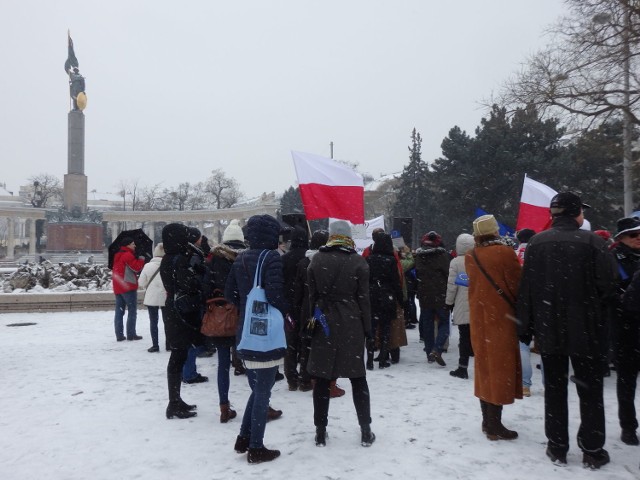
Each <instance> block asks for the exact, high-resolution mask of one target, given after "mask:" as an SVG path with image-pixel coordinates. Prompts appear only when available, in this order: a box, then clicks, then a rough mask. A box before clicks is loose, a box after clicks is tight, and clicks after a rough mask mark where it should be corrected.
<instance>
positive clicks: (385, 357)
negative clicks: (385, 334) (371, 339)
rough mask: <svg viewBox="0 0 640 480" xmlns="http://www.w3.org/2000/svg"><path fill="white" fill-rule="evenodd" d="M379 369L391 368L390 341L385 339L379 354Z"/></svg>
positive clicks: (381, 343)
mask: <svg viewBox="0 0 640 480" xmlns="http://www.w3.org/2000/svg"><path fill="white" fill-rule="evenodd" d="M378 362H380V363H379V364H378V368H387V367H390V366H391V364H390V363H389V341H388V340H387V339H386V338H384V339H382V341H381V342H380V353H379V354H378Z"/></svg>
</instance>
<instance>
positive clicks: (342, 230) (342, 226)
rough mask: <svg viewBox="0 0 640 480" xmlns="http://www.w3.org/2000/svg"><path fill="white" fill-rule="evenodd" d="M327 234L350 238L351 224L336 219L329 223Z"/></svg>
mask: <svg viewBox="0 0 640 480" xmlns="http://www.w3.org/2000/svg"><path fill="white" fill-rule="evenodd" d="M329 235H344V236H345V237H349V238H351V225H349V222H346V221H344V220H336V221H335V222H333V223H332V224H330V225H329Z"/></svg>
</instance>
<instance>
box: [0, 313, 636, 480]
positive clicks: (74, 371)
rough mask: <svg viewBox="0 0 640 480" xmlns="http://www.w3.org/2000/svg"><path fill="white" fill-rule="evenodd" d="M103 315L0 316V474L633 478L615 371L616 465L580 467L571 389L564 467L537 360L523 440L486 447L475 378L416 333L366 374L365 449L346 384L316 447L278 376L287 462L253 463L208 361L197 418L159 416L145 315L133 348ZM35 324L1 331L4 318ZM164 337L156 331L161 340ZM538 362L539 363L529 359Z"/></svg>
mask: <svg viewBox="0 0 640 480" xmlns="http://www.w3.org/2000/svg"><path fill="white" fill-rule="evenodd" d="M112 318H113V314H112V312H86V313H82V312H77V313H43V314H40V313H32V314H2V315H0V332H1V334H0V352H1V353H0V359H1V364H2V367H3V368H2V375H1V376H0V379H1V380H2V394H1V395H0V412H2V415H1V416H0V479H6V480H23V479H24V480H26V479H33V478H37V479H56V480H57V479H65V480H67V479H68V480H75V479H78V480H80V479H83V480H84V479H91V480H100V479H150V480H151V479H153V480H163V479H174V478H197V479H233V478H242V479H247V478H256V479H257V478H260V479H267V480H268V479H277V480H282V479H285V478H292V479H298V478H306V479H309V480H314V479H330V480H338V479H360V478H368V479H373V480H382V479H386V478H398V479H409V480H411V479H430V480H438V479H447V480H454V479H462V480H467V479H491V480H499V479H509V480H513V479H522V480H526V479H545V480H555V479H558V480H559V479H563V480H564V479H574V478H575V479H578V478H579V479H583V478H594V479H595V478H599V479H607V480H611V479H639V478H640V469H638V464H639V463H640V448H639V447H631V446H627V445H624V444H623V443H622V442H621V441H620V440H619V434H620V430H619V427H618V425H617V404H616V397H615V374H614V376H612V377H611V378H607V379H606V380H605V405H606V411H607V444H606V448H607V449H608V450H609V453H610V455H611V463H610V464H609V465H606V466H605V467H603V468H602V470H600V471H595V472H592V471H588V470H586V469H584V468H583V467H582V465H581V458H582V456H581V453H580V451H579V449H578V448H577V445H576V441H575V436H576V431H577V428H578V418H579V417H578V402H577V396H576V393H575V388H573V387H571V388H570V392H571V394H570V435H571V442H572V443H571V450H570V452H569V455H568V461H569V465H568V466H566V467H560V466H556V465H553V464H552V463H551V462H549V461H548V460H547V458H546V457H545V454H544V450H545V440H546V439H545V436H544V426H543V408H544V405H543V403H544V402H543V396H542V387H541V385H540V372H539V370H536V369H535V368H534V385H533V388H532V391H533V396H532V397H530V398H525V399H523V400H521V401H517V402H516V403H515V404H514V405H511V406H507V407H505V409H504V415H503V422H504V423H505V425H506V426H507V427H509V428H512V429H515V430H517V431H518V432H519V434H520V436H519V438H518V439H517V440H515V441H512V442H507V441H499V442H490V441H489V440H487V439H486V437H485V436H484V435H483V434H482V433H481V431H480V422H481V418H480V408H479V404H478V400H477V399H476V398H475V397H474V396H473V380H472V378H473V367H471V368H470V377H471V379H470V380H460V379H456V378H453V377H451V376H449V371H450V370H452V369H454V368H455V366H456V362H457V329H456V328H455V327H453V328H452V335H453V337H452V339H451V348H450V349H449V353H448V354H445V355H444V358H445V360H446V361H447V363H448V365H447V367H446V368H442V367H439V366H437V365H435V364H433V365H428V364H427V362H426V358H425V355H424V353H423V352H422V345H421V344H420V343H418V334H417V330H409V331H408V332H407V333H408V336H409V346H408V347H405V348H403V349H402V356H401V362H400V364H398V365H394V366H393V367H391V368H389V369H386V370H378V369H377V368H376V370H375V371H373V372H368V375H367V376H368V379H369V385H370V389H371V396H372V401H371V403H372V417H373V423H372V428H373V431H374V432H375V433H376V436H377V440H376V442H375V443H374V445H373V446H372V447H371V448H363V447H361V446H360V442H359V428H358V425H357V421H356V415H355V411H354V408H353V403H352V401H351V398H350V384H349V381H348V380H344V379H342V380H339V381H338V383H339V385H340V386H342V387H343V388H345V389H346V390H347V395H346V396H344V397H342V398H339V399H334V400H332V401H331V407H330V412H329V416H330V418H329V427H328V429H327V431H328V434H329V438H328V442H327V446H326V448H317V447H316V446H315V444H314V440H313V438H314V427H313V413H312V412H313V407H312V398H311V392H305V393H303V392H290V391H288V389H287V384H286V381H282V382H278V383H276V385H275V387H274V389H273V393H272V399H271V400H272V405H273V406H274V407H276V408H279V409H282V410H283V411H284V415H283V417H282V418H281V419H279V420H277V421H274V422H271V423H269V424H268V426H267V431H266V435H265V444H266V446H267V447H269V448H278V449H280V450H281V451H282V456H281V457H280V458H279V459H277V460H276V461H274V462H271V463H265V464H260V465H248V464H247V461H246V455H238V454H236V453H235V452H234V451H233V444H234V441H235V437H236V435H237V434H238V430H239V426H240V418H239V417H238V418H236V419H234V420H232V421H230V422H229V423H227V424H221V423H219V421H218V415H219V409H218V395H217V387H216V383H215V368H216V361H217V358H216V356H214V357H212V358H206V359H198V369H199V371H200V372H201V373H202V374H203V375H206V376H208V377H209V378H210V381H209V382H208V383H205V384H198V385H184V386H183V398H184V399H185V400H186V401H187V402H188V403H197V404H198V416H197V417H195V418H193V419H189V420H167V419H166V418H165V416H164V410H165V407H166V404H167V393H166V378H165V372H166V363H167V360H168V358H169V354H168V353H167V352H164V351H161V352H160V353H154V354H150V353H147V351H146V349H147V348H148V347H149V346H150V345H151V342H150V340H149V332H148V320H147V314H146V311H145V310H140V311H139V314H138V333H139V334H141V335H143V336H144V337H145V338H144V340H142V341H139V342H120V343H117V342H116V341H115V338H114V334H113V324H112ZM21 322H34V323H36V325H31V326H19V327H8V326H7V325H9V324H12V323H21ZM160 343H161V345H162V344H163V337H162V336H161V342H160ZM532 358H533V363H535V362H536V360H537V359H538V357H537V356H535V355H533V356H532ZM247 396H248V387H247V384H246V379H245V377H234V376H233V375H232V379H231V391H230V399H231V402H232V405H233V406H234V408H235V409H236V410H237V411H238V414H239V416H241V415H242V412H243V410H244V404H245V402H246V399H247Z"/></svg>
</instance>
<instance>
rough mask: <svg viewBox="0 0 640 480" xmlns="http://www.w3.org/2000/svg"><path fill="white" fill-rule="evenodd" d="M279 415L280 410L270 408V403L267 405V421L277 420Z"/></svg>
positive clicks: (280, 414) (280, 413)
mask: <svg viewBox="0 0 640 480" xmlns="http://www.w3.org/2000/svg"><path fill="white" fill-rule="evenodd" d="M281 416H282V410H275V409H273V408H271V405H269V410H268V411H267V422H269V421H271V420H277V419H278V418H280V417H281Z"/></svg>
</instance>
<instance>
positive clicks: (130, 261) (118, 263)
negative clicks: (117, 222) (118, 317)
mask: <svg viewBox="0 0 640 480" xmlns="http://www.w3.org/2000/svg"><path fill="white" fill-rule="evenodd" d="M127 267H129V268H127ZM142 267H144V259H138V258H136V257H135V255H134V252H133V250H131V249H130V248H129V247H120V251H119V252H118V253H116V255H115V257H114V258H113V270H112V273H111V279H112V281H113V293H115V294H116V295H119V294H121V293H127V292H130V291H131V290H137V289H138V274H139V273H140V270H142ZM127 271H128V273H127Z"/></svg>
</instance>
